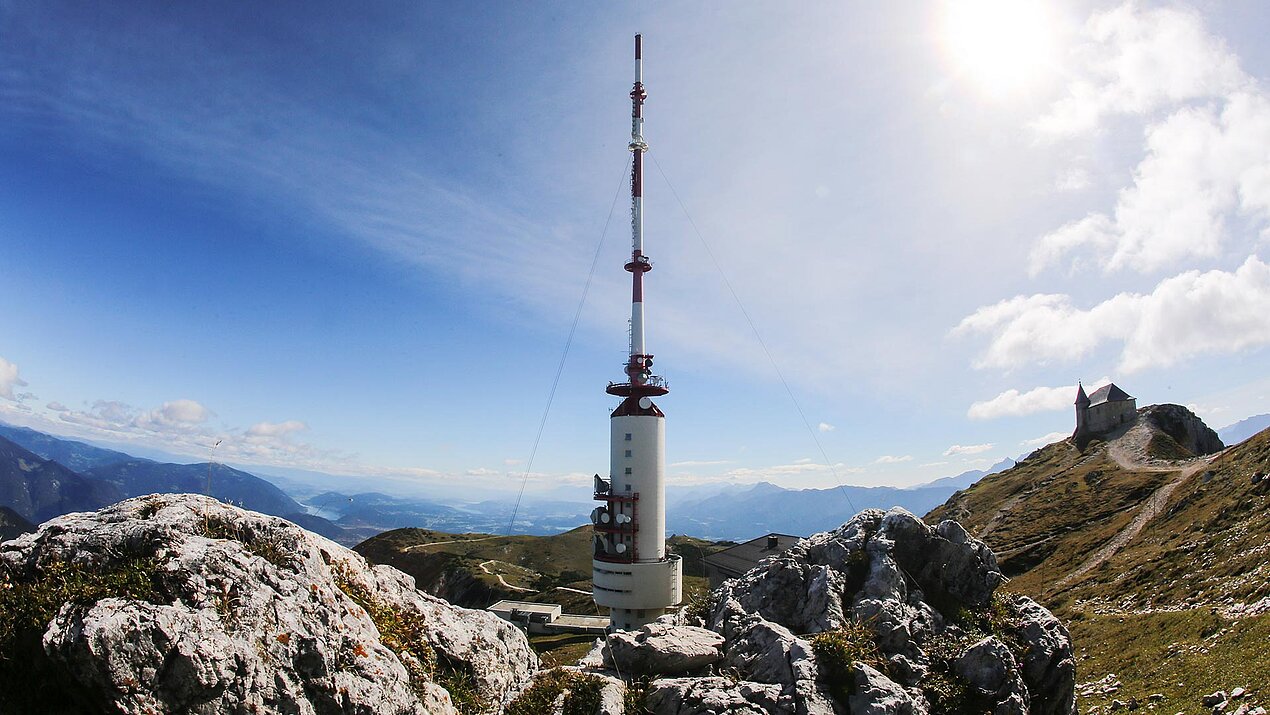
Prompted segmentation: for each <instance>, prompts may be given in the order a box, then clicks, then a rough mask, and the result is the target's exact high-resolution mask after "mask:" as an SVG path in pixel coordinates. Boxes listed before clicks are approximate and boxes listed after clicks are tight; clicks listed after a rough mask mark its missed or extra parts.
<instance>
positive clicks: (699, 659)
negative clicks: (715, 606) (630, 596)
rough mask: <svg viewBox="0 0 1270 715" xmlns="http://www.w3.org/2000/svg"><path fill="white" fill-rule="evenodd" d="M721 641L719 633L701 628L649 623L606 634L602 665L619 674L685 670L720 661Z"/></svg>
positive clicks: (667, 672)
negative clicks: (637, 628) (631, 629)
mask: <svg viewBox="0 0 1270 715" xmlns="http://www.w3.org/2000/svg"><path fill="white" fill-rule="evenodd" d="M723 642H724V639H723V636H721V635H719V634H718V633H715V632H714V631H709V630H706V629H705V628H698V627H696V626H675V625H670V624H667V623H663V622H653V623H649V624H647V625H645V626H644V627H643V628H640V629H639V630H638V631H617V632H615V633H612V634H610V635H609V637H608V641H607V642H606V644H605V649H604V664H605V666H606V667H608V668H611V669H613V670H616V671H618V672H622V673H638V674H641V675H677V674H679V673H689V672H692V671H696V670H701V669H702V668H705V667H706V666H709V665H713V664H715V663H717V662H719V661H720V660H722V659H723Z"/></svg>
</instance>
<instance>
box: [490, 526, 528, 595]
mask: <svg viewBox="0 0 1270 715" xmlns="http://www.w3.org/2000/svg"><path fill="white" fill-rule="evenodd" d="M474 541H481V539H474ZM493 563H499V562H498V560H497V559H490V560H489V561H482V562H481V567H480V568H481V570H482V571H484V572H485V573H487V574H489V575H490V576H493V577H494V578H497V579H498V582H499V583H501V584H502V585H503V587H504V588H510V589H511V590H513V591H520V592H522V593H538V592H537V591H535V590H534V589H532V588H525V587H523V586H513V585H511V584H510V583H507V579H505V578H503V575H502V574H501V573H494V572H493V571H490V570H489V564H493Z"/></svg>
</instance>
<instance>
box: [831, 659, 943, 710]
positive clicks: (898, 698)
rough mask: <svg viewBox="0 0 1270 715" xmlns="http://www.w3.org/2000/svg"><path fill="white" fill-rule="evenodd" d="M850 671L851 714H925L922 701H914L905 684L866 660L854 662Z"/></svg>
mask: <svg viewBox="0 0 1270 715" xmlns="http://www.w3.org/2000/svg"><path fill="white" fill-rule="evenodd" d="M853 672H854V674H855V684H854V688H853V691H854V692H853V693H852V695H851V696H850V697H849V698H848V699H847V700H848V702H849V703H850V706H851V715H926V713H927V710H926V704H925V703H924V702H922V701H916V702H915V701H914V700H913V697H912V696H911V695H910V694H909V693H908V692H907V691H905V690H904V688H901V687H900V686H899V685H897V684H896V683H895V682H893V681H892V680H891V679H890V678H888V677H886V676H885V675H882V674H881V673H879V672H878V671H877V670H874V669H873V668H871V667H870V666H869V665H868V664H867V663H856V664H855V667H854V668H853Z"/></svg>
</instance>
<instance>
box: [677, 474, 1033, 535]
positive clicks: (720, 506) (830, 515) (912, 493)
mask: <svg viewBox="0 0 1270 715" xmlns="http://www.w3.org/2000/svg"><path fill="white" fill-rule="evenodd" d="M1015 464H1016V462H1015V461H1014V460H1013V459H1004V460H1002V461H1000V462H998V463H997V464H994V465H992V466H991V467H989V468H988V469H987V470H978V469H975V470H971V471H968V472H962V473H961V474H958V475H957V476H955V477H945V478H943V479H939V480H937V481H935V482H930V483H928V484H922V485H918V486H916V487H909V488H907V489H901V488H898V487H855V486H847V485H843V486H840V487H831V488H829V489H785V488H783V487H780V486H777V485H775V484H772V483H770V482H760V483H758V484H755V485H753V486H750V487H748V488H733V489H729V490H724V491H720V492H715V493H706V494H700V495H699V496H698V497H697V498H695V499H685V500H681V501H679V503H676V504H674V505H673V508H670V509H668V510H667V514H666V528H667V529H669V530H670V531H671V532H673V533H676V534H689V535H691V536H696V537H700V538H703V539H712V540H730V541H742V540H746V539H752V538H754V537H756V536H762V535H764V534H770V533H779V534H792V535H794V536H807V535H809V534H814V533H816V532H819V531H827V530H829V529H834V528H837V527H838V526H841V525H842V524H843V522H845V521H847V520H848V519H850V518H851V517H852V516H853V515H854V514H855V513H856V512H857V511H859V510H861V509H871V508H876V509H889V508H891V507H893V506H901V507H904V508H905V509H908V510H909V511H911V512H913V513H914V514H925V513H926V512H928V511H930V510H931V509H934V508H935V507H937V506H939V505H940V504H943V503H944V502H945V501H947V500H948V498H949V497H951V496H952V495H953V494H954V493H956V492H957V491H958V490H960V489H965V488H966V487H969V486H970V485H972V484H974V483H975V482H976V481H978V480H979V479H981V478H982V477H983V476H984V475H987V474H994V473H996V472H999V471H1001V470H1004V469H1009V468H1010V467H1013V466H1014V465H1015Z"/></svg>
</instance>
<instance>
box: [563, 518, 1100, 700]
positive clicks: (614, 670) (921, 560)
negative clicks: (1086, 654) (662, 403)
mask: <svg viewBox="0 0 1270 715" xmlns="http://www.w3.org/2000/svg"><path fill="white" fill-rule="evenodd" d="M1005 581H1006V579H1005V577H1004V576H1003V575H1002V574H1001V571H1000V570H999V569H998V568H997V564H996V558H995V556H994V555H993V553H992V552H991V550H989V549H988V548H987V547H986V546H985V545H984V544H983V543H982V542H980V541H978V540H976V539H974V538H972V537H970V536H969V535H967V534H966V532H965V531H964V530H963V529H962V528H961V527H960V526H959V525H958V524H957V523H956V522H952V521H945V522H942V523H940V524H939V525H938V526H936V527H930V526H927V525H926V524H924V523H922V522H921V520H919V519H918V518H917V517H916V516H914V515H912V514H910V513H908V512H907V511H904V510H902V509H898V508H897V509H892V510H891V511H889V512H882V511H880V510H866V511H864V512H861V513H860V514H858V515H857V516H856V517H854V518H853V519H852V520H851V521H849V522H848V523H846V524H844V525H843V526H841V527H840V528H838V529H836V530H834V531H831V532H825V533H821V534H816V535H814V536H812V537H810V538H808V539H804V540H803V541H802V542H800V543H799V544H798V545H797V546H796V547H794V548H793V549H791V550H790V551H788V552H786V553H784V554H782V555H780V556H777V557H773V558H771V559H768V560H766V561H764V562H763V563H761V564H759V566H757V567H756V568H755V569H753V570H751V571H750V572H748V573H746V574H744V575H743V576H741V577H739V578H737V579H733V580H731V581H728V582H725V583H724V585H723V586H722V587H720V588H719V589H717V590H716V591H714V593H713V594H711V598H710V601H709V602H708V603H705V604H697V605H696V607H690V608H687V609H685V610H684V611H683V612H681V613H679V614H676V615H675V616H667V617H663V619H661V620H659V621H658V622H655V623H652V624H649V625H648V626H645V627H644V628H643V629H641V630H640V631H638V632H635V633H619V634H613V635H610V636H609V637H608V638H607V639H606V640H605V641H601V642H597V646H596V648H595V649H594V650H593V651H592V653H591V654H590V655H588V656H587V658H585V659H583V661H582V662H581V663H580V664H579V666H578V672H579V673H580V674H582V675H584V676H592V677H594V678H597V679H598V682H602V683H603V684H604V686H603V687H605V688H608V687H610V686H611V685H612V684H613V683H615V682H618V683H620V682H626V683H627V684H628V685H627V687H629V688H632V689H633V691H634V692H633V693H632V694H631V696H630V697H627V698H626V702H628V703H633V702H638V703H639V704H640V705H641V706H642V707H644V708H646V709H648V710H649V711H651V712H653V713H656V714H658V715H693V714H696V713H717V712H732V713H800V714H808V715H810V714H821V713H824V714H828V713H848V712H849V713H870V714H882V713H894V714H897V715H898V714H907V715H925V714H927V713H949V712H992V713H996V714H998V715H1007V714H1011V713H1013V714H1017V715H1023V714H1025V713H1032V714H1034V715H1071V714H1072V713H1074V711H1075V692H1074V689H1075V673H1074V659H1073V654H1072V645H1071V640H1070V638H1069V637H1068V634H1067V630H1066V629H1065V628H1064V627H1063V625H1062V624H1061V623H1059V621H1058V620H1057V619H1056V618H1055V617H1054V616H1053V615H1052V614H1050V613H1049V611H1047V610H1046V609H1044V608H1043V607H1041V606H1040V605H1039V604H1037V603H1036V602H1034V601H1032V600H1031V599H1028V598H1026V597H1022V596H1016V595H1011V594H1006V593H1003V592H1002V591H1001V590H999V587H1000V586H1001V585H1002V584H1003V583H1004V582H1005ZM592 687H596V688H599V687H600V686H599V685H595V684H593V685H592ZM561 697H562V698H563V697H564V696H563V695H562V696H561ZM561 702H563V701H561ZM601 711H602V712H606V713H618V712H623V709H621V708H615V709H607V710H601ZM578 712H581V711H580V710H579V711H578Z"/></svg>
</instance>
